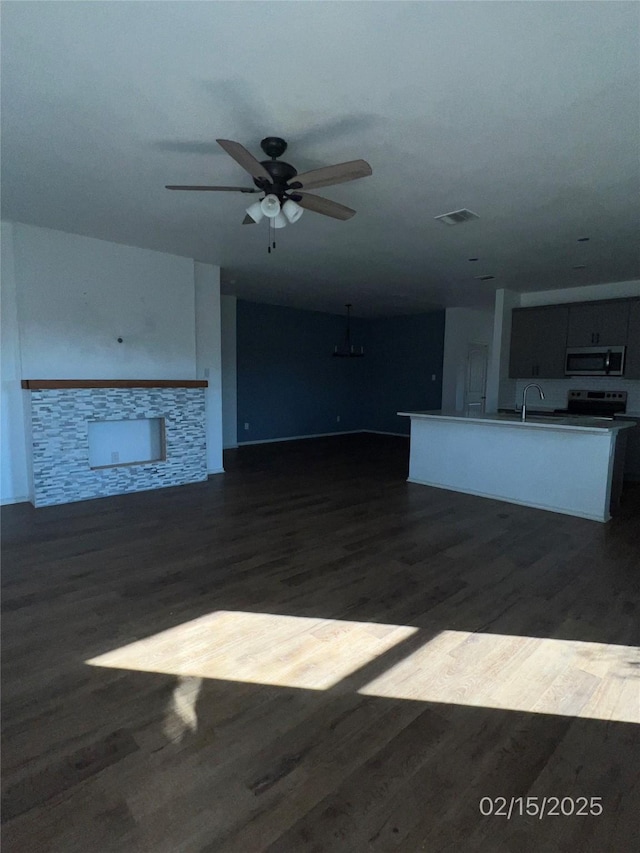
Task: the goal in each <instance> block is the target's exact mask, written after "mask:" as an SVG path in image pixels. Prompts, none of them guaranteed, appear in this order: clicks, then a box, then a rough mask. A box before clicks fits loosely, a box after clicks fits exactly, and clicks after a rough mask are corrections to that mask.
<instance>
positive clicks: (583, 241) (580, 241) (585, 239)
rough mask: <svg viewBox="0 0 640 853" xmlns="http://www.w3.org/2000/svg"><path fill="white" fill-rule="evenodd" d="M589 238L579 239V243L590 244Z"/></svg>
mask: <svg viewBox="0 0 640 853" xmlns="http://www.w3.org/2000/svg"><path fill="white" fill-rule="evenodd" d="M588 242H589V237H578V243H588Z"/></svg>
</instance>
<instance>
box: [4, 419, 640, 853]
mask: <svg viewBox="0 0 640 853" xmlns="http://www.w3.org/2000/svg"><path fill="white" fill-rule="evenodd" d="M407 462H408V443H407V442H406V441H405V440H404V439H399V438H392V437H384V436H344V437H335V438H332V439H318V440H309V441H302V442H291V443H283V444H279V445H263V446H254V447H245V448H240V449H238V450H237V451H231V452H229V453H227V454H226V459H225V465H226V467H227V473H226V474H225V475H224V476H217V477H213V478H212V479H211V480H210V481H209V482H208V483H203V484H197V485H194V486H187V487H182V488H177V489H165V490H160V491H156V492H145V493H141V494H137V495H128V496H121V497H117V498H106V499H103V500H96V501H85V502H83V503H78V504H72V505H67V506H62V507H50V508H45V509H40V510H34V509H33V508H31V507H30V506H27V505H19V506H13V507H6V508H4V511H3V600H2V609H3V620H2V632H3V646H2V651H3V808H2V819H3V826H2V841H3V849H4V851H5V853H26V851H29V853H30V852H31V851H37V853H54V851H55V853H75V851H78V853H80V851H81V853H87V851H91V853H109V851H127V853H151V851H153V853H178V851H180V853H183V851H184V853H205V851H206V853H227V851H233V853H235V851H237V853H254V851H255V853H262V851H270V853H276V852H277V853H298V851H350V853H351V851H355V853H359V851H363V853H365V851H366V852H367V853H369V851H391V850H393V851H404V852H405V853H415V851H434V853H440V852H441V851H447V853H449V851H450V853H454V851H455V853H467V851H469V853H471V851H483V853H484V851H486V853H507V851H508V853H516V851H517V853H540V851H544V853H555V851H557V853H576V851H591V852H592V853H608V851H611V853H626V851H631V850H636V849H640V819H639V815H640V737H639V734H640V728H638V724H639V723H640V657H639V656H638V646H640V639H639V633H640V618H639V616H640V603H639V590H640V524H639V521H640V488H638V487H636V488H628V489H627V490H626V491H625V493H624V497H623V507H622V514H621V515H620V517H618V518H616V519H615V520H614V521H612V522H610V523H609V524H607V525H601V524H598V523H596V522H590V521H586V520H582V519H575V518H570V517H567V516H562V515H556V514H552V513H547V512H543V511H539V510H533V509H529V508H526V507H519V506H514V505H510V504H505V503H500V502H498V501H491V500H485V499H482V498H475V497H471V496H465V495H459V494H455V493H452V492H446V491H441V490H435V489H429V488H425V487H422V486H418V485H413V484H408V483H406V482H405V478H406V473H407ZM499 797H504V798H505V799H506V802H507V807H508V806H509V805H511V811H512V814H511V817H510V818H509V819H507V816H506V814H505V815H504V816H502V815H496V814H491V815H489V814H487V815H483V814H481V812H480V808H479V806H480V801H481V800H482V798H489V799H488V800H487V799H485V800H484V801H483V802H484V808H485V810H487V809H489V808H491V807H492V806H493V808H494V810H496V809H498V808H499V806H500V802H499V801H497V800H496V798H499ZM519 797H523V798H526V797H530V798H532V799H530V800H529V801H528V802H529V808H530V811H531V812H533V811H534V810H535V805H536V804H537V805H538V807H539V806H540V805H541V804H542V802H543V800H544V799H545V798H546V800H545V803H546V808H547V810H548V809H549V808H551V811H552V812H554V811H555V812H559V811H560V805H559V804H558V805H557V806H555V807H554V801H553V799H550V798H558V800H559V801H562V802H563V808H564V811H565V812H568V811H569V810H570V809H571V808H573V809H578V808H579V807H580V806H581V805H582V802H581V801H579V799H578V798H584V797H586V798H590V797H599V798H601V800H600V801H599V802H601V805H602V814H600V815H595V814H594V815H591V814H585V815H576V814H573V815H570V814H562V813H556V814H545V815H544V816H543V817H542V818H541V817H540V816H536V815H535V814H533V813H530V814H526V813H524V814H520V811H522V810H524V804H525V803H526V800H523V801H517V800H515V799H512V798H519ZM562 798H568V799H565V800H563V799H562ZM572 804H573V805H572Z"/></svg>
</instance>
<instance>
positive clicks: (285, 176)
mask: <svg viewBox="0 0 640 853" xmlns="http://www.w3.org/2000/svg"><path fill="white" fill-rule="evenodd" d="M261 165H263V166H264V168H265V169H266V170H267V172H268V173H269V175H270V176H271V183H272V184H273V188H270V187H266V186H265V184H266V181H265V180H264V179H261V178H254V179H253V183H254V184H255V185H256V186H257V187H258V188H259V189H261V190H262V189H264V190H266V189H268V191H269V192H272V193H274V194H275V195H277V196H281V195H283V194H284V193H285V192H287V191H288V190H289V189H290V187H288V186H287V184H288V182H289V181H290V180H291V179H292V178H295V176H296V175H297V174H298V170H297V169H295V168H294V167H293V166H292V165H291V164H290V163H285V162H284V160H263V161H262V164H261Z"/></svg>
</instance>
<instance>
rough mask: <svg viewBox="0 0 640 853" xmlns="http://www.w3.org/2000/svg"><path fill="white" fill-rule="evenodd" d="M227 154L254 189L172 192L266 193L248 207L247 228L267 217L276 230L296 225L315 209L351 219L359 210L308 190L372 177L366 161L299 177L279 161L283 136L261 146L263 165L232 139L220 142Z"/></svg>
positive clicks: (171, 187)
mask: <svg viewBox="0 0 640 853" xmlns="http://www.w3.org/2000/svg"><path fill="white" fill-rule="evenodd" d="M216 142H217V143H218V144H219V145H221V146H222V148H224V150H225V151H226V152H227V154H228V155H229V156H230V157H233V159H234V160H235V161H236V163H238V164H239V165H240V166H242V168H243V169H244V170H245V171H246V172H248V173H249V174H250V175H251V177H252V178H253V183H254V184H255V188H254V187H210V186H176V185H168V186H167V187H166V189H168V190H195V191H196V192H238V193H264V194H265V195H264V198H262V199H261V200H260V201H258V202H255V203H254V204H252V205H251V206H250V207H248V208H247V211H246V216H245V218H244V220H243V225H254V224H255V223H256V222H259V221H260V220H261V219H262V218H263V217H264V216H266V217H268V219H269V222H270V225H273V227H274V228H284V226H285V225H286V224H287V222H290V223H293V222H296V221H297V220H298V219H299V218H300V217H301V216H302V213H303V211H304V210H312V211H313V212H314V213H321V214H323V215H324V216H332V217H333V218H334V219H350V218H351V217H352V216H354V215H355V210H352V209H351V208H350V207H345V205H343V204H338V202H336V201H330V200H329V199H328V198H322V196H317V195H312V194H310V193H308V192H306V191H307V190H310V189H316V188H317V187H328V186H332V185H333V184H342V183H345V182H346V181H355V180H356V179H357V178H366V177H367V176H368V175H370V174H371V166H370V165H369V164H368V163H367V162H366V161H365V160H351V161H350V162H348V163H338V164H337V165H335V166H324V167H323V168H322V169H313V170H311V171H310V172H303V173H302V174H301V175H299V174H298V172H297V170H296V169H295V168H294V167H293V166H292V165H291V164H290V163H285V162H284V160H278V157H281V156H282V155H283V154H284V152H285V151H286V149H287V143H286V142H285V141H284V139H280V137H279V136H267V137H266V138H265V139H263V140H262V142H261V143H260V147H261V148H262V150H263V151H264V153H265V154H266V155H267V157H270V158H271V159H270V160H263V161H262V162H260V161H259V160H256V158H255V157H254V156H253V154H251V153H250V152H249V151H247V149H246V148H245V147H244V146H242V145H240V143H239V142H233V141H232V140H230V139H217V140H216Z"/></svg>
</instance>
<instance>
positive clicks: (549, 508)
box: [407, 477, 611, 524]
mask: <svg viewBox="0 0 640 853" xmlns="http://www.w3.org/2000/svg"><path fill="white" fill-rule="evenodd" d="M407 483H416V485H418V486H430V487H431V488H432V489H442V490H443V491H445V492H458V493H459V494H463V495H473V496H474V497H476V498H488V499H489V500H491V501H502V502H503V503H507V504H517V505H518V506H527V507H529V508H530V509H543V510H546V512H557V513H560V514H561V515H572V516H573V517H574V518H586V519H587V520H588V521H598V522H600V524H603V523H605V522H607V521H610V520H611V516H610V515H609V516H607V518H602V516H598V515H593V514H592V513H587V512H576V511H574V510H570V509H565V508H564V507H558V506H549V505H548V504H539V503H535V504H534V503H525V501H519V500H516V499H515V498H506V497H505V496H504V495H490V494H487V492H478V491H475V490H471V489H453V488H451V487H448V486H443V485H441V484H439V483H429V482H428V481H427V480H417V479H416V478H415V477H407Z"/></svg>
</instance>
